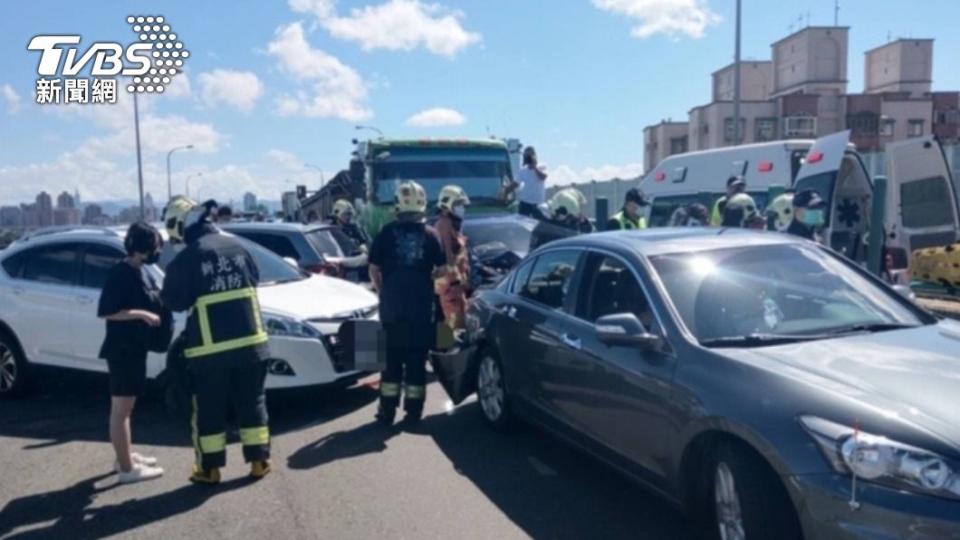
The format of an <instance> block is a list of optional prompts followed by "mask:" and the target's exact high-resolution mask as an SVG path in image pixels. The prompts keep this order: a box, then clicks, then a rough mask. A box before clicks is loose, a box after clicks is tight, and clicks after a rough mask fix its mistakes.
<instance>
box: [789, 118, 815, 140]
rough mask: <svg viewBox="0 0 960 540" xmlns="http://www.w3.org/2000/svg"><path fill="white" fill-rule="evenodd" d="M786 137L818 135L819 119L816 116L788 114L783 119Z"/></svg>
mask: <svg viewBox="0 0 960 540" xmlns="http://www.w3.org/2000/svg"><path fill="white" fill-rule="evenodd" d="M783 135H784V137H816V136H817V119H816V117H814V116H788V117H786V118H784V119H783Z"/></svg>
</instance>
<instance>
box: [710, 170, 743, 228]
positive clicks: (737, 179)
mask: <svg viewBox="0 0 960 540" xmlns="http://www.w3.org/2000/svg"><path fill="white" fill-rule="evenodd" d="M746 191H747V181H746V180H744V178H743V176H731V177H730V178H727V194H726V195H724V196H723V197H720V198H719V199H717V202H715V203H713V211H712V212H711V213H710V225H713V226H714V227H719V226H720V225H721V224H722V223H723V210H724V207H725V206H726V204H727V201H728V200H730V198H731V197H733V196H734V195H737V194H738V193H745V192H746Z"/></svg>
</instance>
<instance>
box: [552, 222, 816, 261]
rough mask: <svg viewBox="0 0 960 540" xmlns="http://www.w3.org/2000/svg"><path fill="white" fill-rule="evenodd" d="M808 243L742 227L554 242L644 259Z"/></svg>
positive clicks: (652, 231) (602, 235)
mask: <svg viewBox="0 0 960 540" xmlns="http://www.w3.org/2000/svg"><path fill="white" fill-rule="evenodd" d="M803 242H804V240H803V239H800V238H798V237H795V236H790V235H788V234H782V233H775V232H767V231H751V230H747V229H739V228H719V229H718V228H712V227H663V228H655V229H643V230H639V231H637V230H632V231H610V232H603V233H595V234H586V235H578V236H573V237H570V238H564V239H561V240H556V241H553V242H550V244H548V245H547V248H548V249H549V248H555V247H563V246H570V247H606V248H608V249H613V250H623V249H626V250H628V251H633V252H636V253H639V254H640V255H643V256H647V257H650V256H656V255H665V254H668V253H670V254H674V253H697V252H700V251H708V250H712V249H723V248H729V247H742V246H771V245H784V244H800V243H803Z"/></svg>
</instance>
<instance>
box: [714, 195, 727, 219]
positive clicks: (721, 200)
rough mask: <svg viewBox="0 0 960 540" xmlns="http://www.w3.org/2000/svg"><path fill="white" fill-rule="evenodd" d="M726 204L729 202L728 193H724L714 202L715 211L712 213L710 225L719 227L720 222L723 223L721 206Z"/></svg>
mask: <svg viewBox="0 0 960 540" xmlns="http://www.w3.org/2000/svg"><path fill="white" fill-rule="evenodd" d="M726 204H727V197H726V195H724V196H723V197H720V198H719V199H717V201H716V202H715V203H713V212H711V213H710V225H713V226H714V227H719V226H720V224H721V223H723V212H722V211H721V210H720V207H721V206H726Z"/></svg>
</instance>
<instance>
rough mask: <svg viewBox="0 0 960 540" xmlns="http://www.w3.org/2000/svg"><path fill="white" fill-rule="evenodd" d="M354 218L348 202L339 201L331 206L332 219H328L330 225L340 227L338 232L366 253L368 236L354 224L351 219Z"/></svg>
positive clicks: (354, 212) (351, 206)
mask: <svg viewBox="0 0 960 540" xmlns="http://www.w3.org/2000/svg"><path fill="white" fill-rule="evenodd" d="M355 216H356V211H355V210H354V208H353V205H352V204H350V201H348V200H346V199H340V200H339V201H337V202H335V203H334V204H333V217H332V218H331V219H330V223H331V224H333V225H336V226H338V227H340V230H341V231H343V233H344V234H346V235H347V236H348V237H350V239H351V240H353V242H354V243H355V244H357V247H358V248H360V249H362V250H364V251H366V250H368V249H369V248H370V235H368V234H367V231H365V230H363V228H362V227H360V226H359V225H357V224H356V223H354V221H353V218H354V217H355Z"/></svg>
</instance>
